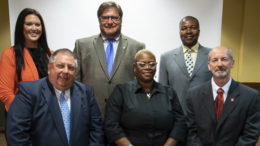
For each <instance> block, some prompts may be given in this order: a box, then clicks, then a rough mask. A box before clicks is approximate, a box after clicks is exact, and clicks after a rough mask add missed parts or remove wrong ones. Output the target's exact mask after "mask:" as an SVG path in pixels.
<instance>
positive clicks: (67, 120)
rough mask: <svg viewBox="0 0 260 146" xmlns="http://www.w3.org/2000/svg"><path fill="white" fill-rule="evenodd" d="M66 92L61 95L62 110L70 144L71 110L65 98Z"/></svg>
mask: <svg viewBox="0 0 260 146" xmlns="http://www.w3.org/2000/svg"><path fill="white" fill-rule="evenodd" d="M64 94H65V92H64V91H63V92H61V94H60V110H61V114H62V119H63V123H64V127H65V131H66V135H67V138H68V142H69V141H70V110H69V106H68V104H67V102H66V100H65V98H64Z"/></svg>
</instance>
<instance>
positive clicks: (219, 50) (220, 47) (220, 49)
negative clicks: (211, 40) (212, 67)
mask: <svg viewBox="0 0 260 146" xmlns="http://www.w3.org/2000/svg"><path fill="white" fill-rule="evenodd" d="M216 52H223V53H226V54H227V56H228V58H229V59H230V60H233V53H232V50H231V49H229V48H226V47H223V46H218V47H216V48H214V49H212V50H211V51H210V52H209V54H208V61H210V58H211V56H212V53H216Z"/></svg>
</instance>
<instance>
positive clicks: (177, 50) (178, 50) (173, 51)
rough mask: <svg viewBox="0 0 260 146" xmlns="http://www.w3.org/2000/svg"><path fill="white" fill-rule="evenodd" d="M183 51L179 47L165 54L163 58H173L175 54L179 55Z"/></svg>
mask: <svg viewBox="0 0 260 146" xmlns="http://www.w3.org/2000/svg"><path fill="white" fill-rule="evenodd" d="M181 49H182V48H181V47H177V48H175V49H172V50H169V51H166V52H164V53H163V54H162V55H161V56H162V57H167V56H172V55H173V54H178V53H179V52H180V50H181Z"/></svg>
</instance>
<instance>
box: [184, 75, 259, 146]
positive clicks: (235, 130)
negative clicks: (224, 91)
mask: <svg viewBox="0 0 260 146" xmlns="http://www.w3.org/2000/svg"><path fill="white" fill-rule="evenodd" d="M259 105H260V103H259V93H258V92H257V91H256V90H254V89H251V88H249V87H247V86H245V85H243V84H240V83H238V82H235V81H234V80H232V83H231V86H230V89H229V91H228V96H227V99H226V101H225V103H224V106H223V109H222V112H221V116H220V119H219V121H218V122H217V120H216V113H215V109H214V101H213V93H212V86H211V81H209V82H207V83H205V84H203V85H200V86H197V87H195V88H192V89H191V90H189V92H188V98H187V107H188V115H187V119H188V120H187V124H188V130H189V131H188V140H187V144H188V145H190V146H245V145H246V146H255V144H256V142H257V139H258V136H259V129H260V115H259V114H260V106H259Z"/></svg>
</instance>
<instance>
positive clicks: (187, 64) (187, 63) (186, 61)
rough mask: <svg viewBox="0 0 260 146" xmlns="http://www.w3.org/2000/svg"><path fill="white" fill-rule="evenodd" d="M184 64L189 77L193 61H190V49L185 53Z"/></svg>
mask: <svg viewBox="0 0 260 146" xmlns="http://www.w3.org/2000/svg"><path fill="white" fill-rule="evenodd" d="M185 63H186V66H187V70H188V73H189V75H190V77H191V75H192V71H193V61H192V58H191V49H188V52H187V53H186V59H185Z"/></svg>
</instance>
